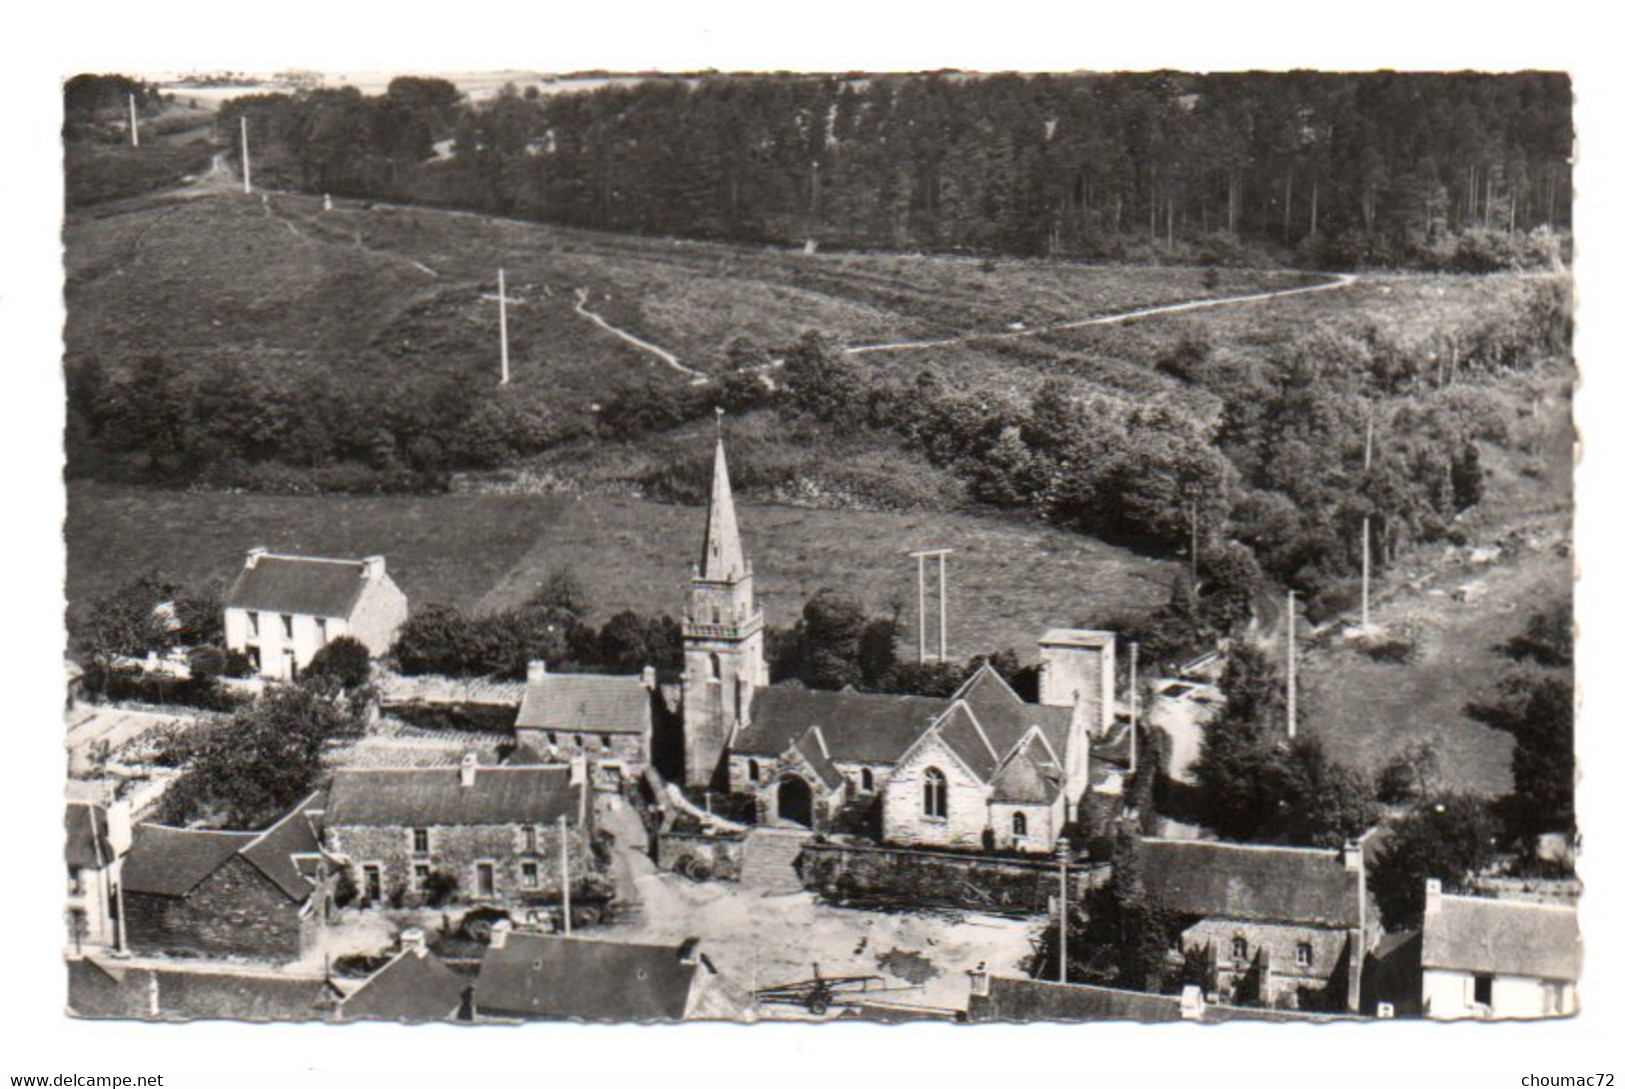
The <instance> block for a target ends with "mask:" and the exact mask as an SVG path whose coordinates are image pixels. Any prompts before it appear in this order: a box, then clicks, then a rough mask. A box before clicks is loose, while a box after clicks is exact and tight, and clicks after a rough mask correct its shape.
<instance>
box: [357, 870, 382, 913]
mask: <svg viewBox="0 0 1625 1089" xmlns="http://www.w3.org/2000/svg"><path fill="white" fill-rule="evenodd" d="M361 898H362V899H363V900H365V901H366V902H367V903H369V904H376V903H377V902H378V901H380V900H382V899H383V898H384V868H383V867H382V866H379V865H377V864H376V863H369V864H368V865H365V866H363V867H361Z"/></svg>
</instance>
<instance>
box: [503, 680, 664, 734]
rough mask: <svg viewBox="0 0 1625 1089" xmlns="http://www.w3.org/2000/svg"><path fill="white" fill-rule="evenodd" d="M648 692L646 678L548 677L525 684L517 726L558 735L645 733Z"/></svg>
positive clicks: (648, 712)
mask: <svg viewBox="0 0 1625 1089" xmlns="http://www.w3.org/2000/svg"><path fill="white" fill-rule="evenodd" d="M649 723H650V711H649V691H648V689H646V688H644V687H643V678H641V677H637V676H631V677H614V676H607V675H604V674H599V673H544V674H542V675H541V676H539V677H537V678H535V679H534V680H531V681H530V682H528V683H527V684H526V685H525V696H524V699H523V701H521V703H520V704H519V717H518V718H517V719H515V720H514V726H515V727H517V728H520V729H537V730H552V731H557V732H558V733H566V734H567V733H576V732H583V733H600V734H645V733H647V732H648V731H649Z"/></svg>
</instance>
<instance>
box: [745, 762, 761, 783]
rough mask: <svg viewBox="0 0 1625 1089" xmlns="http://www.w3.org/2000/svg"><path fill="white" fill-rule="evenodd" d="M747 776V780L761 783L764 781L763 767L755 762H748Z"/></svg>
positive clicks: (746, 765)
mask: <svg viewBox="0 0 1625 1089" xmlns="http://www.w3.org/2000/svg"><path fill="white" fill-rule="evenodd" d="M745 776H746V778H748V779H749V780H750V781H751V782H753V783H759V782H761V781H762V765H760V764H758V763H757V762H756V761H754V760H747V761H746V762H745Z"/></svg>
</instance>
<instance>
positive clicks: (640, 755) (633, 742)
mask: <svg viewBox="0 0 1625 1089" xmlns="http://www.w3.org/2000/svg"><path fill="white" fill-rule="evenodd" d="M514 740H515V741H517V742H518V743H519V744H521V745H525V746H528V747H530V748H532V749H535V750H536V751H537V752H538V753H540V754H541V755H542V759H544V760H548V761H557V762H559V763H568V762H569V761H570V760H571V758H573V757H576V756H584V757H586V759H587V761H588V763H589V764H590V765H591V767H592V776H593V785H594V786H597V787H601V788H604V789H611V788H614V787H618V786H619V785H620V784H621V783H622V782H627V781H630V780H632V779H636V778H637V777H638V776H640V775H642V774H643V771H644V769H645V768H647V767H648V766H649V737H648V735H647V734H641V733H639V734H622V733H595V732H592V731H584V732H580V733H568V732H561V731H558V730H536V729H531V728H529V727H526V728H524V729H517V728H516V729H515V730H514Z"/></svg>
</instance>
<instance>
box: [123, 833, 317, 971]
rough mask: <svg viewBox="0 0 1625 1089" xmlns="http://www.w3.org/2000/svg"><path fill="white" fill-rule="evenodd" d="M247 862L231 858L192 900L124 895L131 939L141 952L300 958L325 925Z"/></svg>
mask: <svg viewBox="0 0 1625 1089" xmlns="http://www.w3.org/2000/svg"><path fill="white" fill-rule="evenodd" d="M301 906H302V905H301V904H298V903H295V902H294V901H293V900H291V899H289V898H288V896H287V895H286V894H285V893H283V892H282V890H281V889H279V888H277V887H276V886H275V885H273V884H272V883H271V881H270V879H269V878H267V877H266V876H265V875H264V874H262V873H260V871H259V870H257V869H255V868H254V866H253V864H252V863H250V862H249V861H248V860H247V859H244V858H242V857H236V858H232V859H229V860H228V861H227V862H226V863H225V865H223V866H221V867H220V868H219V869H218V870H216V871H215V872H214V873H212V874H210V875H209V876H208V877H207V878H205V879H204V881H203V882H202V883H201V884H199V885H198V887H197V888H195V889H193V890H192V891H191V893H189V894H188V895H186V896H158V895H154V894H152V893H139V892H131V891H130V890H128V889H126V890H125V891H124V912H125V938H126V940H127V941H128V942H129V945H130V948H131V950H133V951H134V952H136V953H156V954H160V955H165V954H172V955H182V956H184V955H204V956H228V957H248V958H251V959H255V960H269V961H292V960H297V959H299V956H300V953H301V951H302V949H303V947H304V944H305V943H306V942H307V941H309V940H310V938H311V937H313V936H314V932H315V930H317V929H319V928H320V926H321V923H322V920H321V916H320V913H315V914H314V915H313V917H312V918H310V919H308V920H305V919H301V918H300V907H301Z"/></svg>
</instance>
